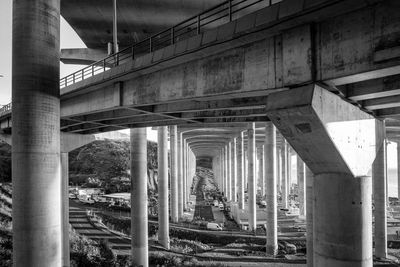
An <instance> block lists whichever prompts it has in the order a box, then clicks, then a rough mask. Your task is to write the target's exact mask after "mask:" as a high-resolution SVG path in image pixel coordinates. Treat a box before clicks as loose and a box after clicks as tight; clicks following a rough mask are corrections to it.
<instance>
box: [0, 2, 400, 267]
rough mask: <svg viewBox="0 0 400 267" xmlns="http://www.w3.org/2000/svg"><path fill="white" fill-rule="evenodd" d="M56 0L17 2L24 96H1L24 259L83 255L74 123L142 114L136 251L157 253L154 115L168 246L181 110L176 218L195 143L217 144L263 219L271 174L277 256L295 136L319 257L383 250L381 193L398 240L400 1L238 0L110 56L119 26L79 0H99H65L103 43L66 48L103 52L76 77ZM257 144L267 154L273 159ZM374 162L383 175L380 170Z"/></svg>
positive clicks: (19, 257)
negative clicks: (73, 248) (77, 228)
mask: <svg viewBox="0 0 400 267" xmlns="http://www.w3.org/2000/svg"><path fill="white" fill-rule="evenodd" d="M55 2H57V1H48V0H35V1H19V2H18V3H14V10H15V11H14V14H13V16H14V26H13V27H14V37H13V51H14V52H13V103H12V109H11V105H10V106H7V107H5V108H3V109H2V110H0V131H1V133H2V136H3V137H7V135H10V134H11V132H12V136H13V138H12V147H13V148H12V149H13V159H12V160H13V186H14V196H13V197H14V199H13V207H14V211H13V221H14V264H15V266H60V265H61V264H63V265H64V266H68V264H69V262H68V260H65V259H64V261H63V263H61V258H62V254H64V255H66V254H67V253H68V251H67V250H66V249H67V248H65V246H64V252H63V253H61V225H62V219H61V217H60V216H58V215H57V214H61V212H60V210H61V206H62V201H61V200H59V201H54V198H57V196H59V195H61V192H60V186H59V185H60V184H61V178H60V174H59V173H60V172H59V170H60V164H59V162H60V160H59V159H60V140H61V139H60V138H61V137H60V131H61V133H71V134H72V133H73V134H80V135H89V134H94V133H100V132H108V131H114V130H120V129H127V128H130V129H131V146H132V151H131V167H132V179H133V181H132V184H133V185H134V186H133V188H132V233H133V237H132V257H133V262H134V263H135V264H138V265H143V266H148V257H147V255H148V254H147V251H148V245H147V207H146V206H147V195H146V192H147V190H146V186H147V182H146V168H147V163H146V156H145V155H146V149H147V148H146V132H145V129H144V127H149V126H157V127H159V128H158V129H159V147H160V149H159V155H158V156H159V179H160V180H159V190H160V192H159V195H160V196H159V197H160V201H159V202H160V205H161V207H160V209H159V210H160V215H159V223H160V232H159V240H160V243H161V244H162V245H164V246H165V247H167V248H168V247H169V234H168V218H169V214H168V160H167V159H168V157H167V142H168V140H167V132H168V131H167V127H166V126H169V127H170V129H169V132H170V142H171V191H172V193H171V219H172V221H174V222H175V221H177V220H179V218H180V216H181V215H182V212H183V209H184V208H185V205H186V203H187V197H188V192H189V187H190V177H191V175H192V174H193V170H194V166H195V158H196V157H204V156H209V157H211V158H213V163H214V164H213V169H214V172H215V173H216V179H217V181H218V184H219V186H220V188H221V190H222V191H223V192H224V193H225V195H226V196H227V198H228V199H229V200H232V201H238V202H239V206H240V207H241V208H243V206H244V205H243V201H244V193H243V191H244V187H245V184H246V181H247V184H248V189H249V214H250V218H249V226H250V230H254V229H255V228H256V211H255V196H256V192H255V190H256V186H257V182H256V180H257V178H256V177H257V176H259V177H261V180H262V181H263V182H261V185H262V187H263V189H262V190H264V193H265V195H266V200H267V213H268V219H267V236H266V240H267V253H268V254H269V255H272V256H274V255H275V254H276V252H277V219H276V216H277V187H279V188H280V190H282V195H283V203H282V204H283V205H287V196H288V184H289V183H288V175H287V174H288V160H289V159H290V157H289V153H290V152H289V151H290V150H291V149H290V147H292V148H293V150H294V151H295V152H296V153H297V155H298V159H299V160H298V162H299V166H302V167H300V168H298V170H299V174H298V175H299V177H300V179H299V181H300V185H301V187H302V189H301V190H302V191H301V192H302V193H301V197H300V202H301V210H302V212H303V214H304V213H306V216H307V229H308V231H307V239H308V240H307V252H308V255H307V257H308V260H307V264H308V266H362V267H366V266H372V256H373V248H372V243H373V242H372V241H373V240H372V210H371V206H372V198H371V196H372V195H373V196H374V204H375V224H374V225H375V229H374V231H375V232H374V233H375V234H374V237H375V240H374V241H375V242H374V243H375V250H374V254H375V255H376V256H377V257H382V258H385V257H386V256H387V250H386V199H387V192H386V174H385V168H386V166H385V164H386V163H385V162H386V159H385V158H386V151H385V149H386V146H385V145H384V142H385V139H386V138H393V139H396V138H397V136H398V130H399V129H400V128H399V126H400V124H399V122H398V117H399V115H400V113H399V111H400V100H399V99H400V98H399V97H398V96H399V95H400V91H399V89H398V86H397V85H398V83H399V77H400V76H399V74H400V64H399V63H400V61H399V58H400V52H399V51H400V48H399V36H400V26H399V25H400V12H399V11H400V4H399V3H398V1H395V0H386V1H382V0H369V1H365V0H351V1H350V0H318V1H317V0H314V1H313V0H283V1H250V0H246V1H243V2H242V3H239V1H234V0H232V1H225V2H220V3H219V4H218V5H217V6H215V7H213V8H211V9H208V10H205V11H203V12H202V13H199V14H198V15H195V14H193V15H195V16H194V17H189V19H186V20H185V21H183V22H182V23H179V24H177V25H175V26H172V25H170V24H169V23H166V24H165V25H168V26H171V28H166V29H159V30H162V31H161V32H159V33H156V34H154V35H151V36H149V37H148V38H147V39H144V40H142V41H140V42H137V43H135V44H134V45H132V46H130V45H129V44H128V43H127V42H126V41H124V42H123V45H122V47H121V48H122V50H120V51H119V52H118V53H113V54H111V55H109V56H106V57H104V58H102V59H101V60H97V59H98V58H99V57H101V55H102V53H103V54H106V53H105V52H104V51H105V44H106V42H104V41H103V43H102V41H101V40H103V39H107V37H104V36H103V35H102V34H97V33H96V32H95V31H94V30H91V29H87V30H86V31H84V29H83V28H84V27H85V26H84V23H78V22H77V21H78V18H77V17H74V15H73V11H74V6H73V5H79V3H84V4H82V5H81V6H80V7H81V8H83V9H82V10H84V8H85V7H86V8H87V3H86V1H71V4H65V3H63V4H62V5H61V7H63V6H64V10H65V12H66V13H65V14H66V18H67V20H68V18H69V19H70V21H71V22H72V23H71V24H72V26H74V27H75V29H77V32H78V33H79V34H80V35H81V36H82V37H83V40H84V41H85V42H86V43H87V44H90V45H89V49H87V50H80V51H64V54H63V55H64V59H65V58H67V60H66V62H77V61H80V62H93V63H92V64H91V65H88V66H87V67H85V68H84V69H82V70H81V71H78V72H76V73H73V74H71V75H69V76H67V77H64V78H62V79H61V80H58V78H59V77H58V74H57V73H58V68H59V60H60V57H59V37H58V36H59V14H60V9H59V5H58V3H55ZM78 2H79V3H78ZM211 2H212V1H207V5H208V3H211ZM216 2H218V1H216ZM32 3H36V4H37V5H33V4H32ZM85 3H86V4H85ZM171 3H172V2H171ZM124 4H125V5H128V6H129V4H127V3H126V2H124ZM191 4H192V2H191V1H189V2H188V5H191ZM216 4H217V3H216ZM99 5H100V6H101V8H103V9H104V10H108V8H105V7H104V6H103V4H99ZM49 6H51V8H48V7H49ZM210 6H211V5H210ZM44 7H46V8H44ZM110 8H111V7H110ZM182 8H183V9H182V10H184V9H185V8H186V7H182ZM203 8H206V7H202V8H200V9H201V10H203ZM61 11H63V9H61ZM168 14H170V13H168ZM78 17H79V16H78ZM87 19H88V21H90V20H93V16H88V18H87ZM79 20H80V22H82V21H83V22H84V19H83V18H82V17H79ZM125 22H126V23H127V25H128V26H129V25H130V24H129V23H133V24H132V25H130V26H129V27H128V26H127V27H126V29H129V30H127V32H128V33H129V32H130V31H135V30H134V29H135V27H134V26H135V25H134V23H135V22H132V21H130V22H129V20H127V21H125ZM26 25H31V26H30V27H26ZM93 27H94V26H93ZM96 27H97V25H96ZM99 27H100V28H101V26H99ZM89 28H90V27H89ZM94 28H95V27H94ZM38 32H40V33H42V35H40V34H39V35H38V34H37V33H38ZM91 33H93V35H90V34H91ZM103 34H104V32H103ZM145 36H146V37H147V35H145ZM42 37H43V38H42ZM85 38H86V39H85ZM139 39H141V38H139ZM139 39H138V40H139ZM121 40H126V38H125V39H124V38H122V39H121ZM26 44H30V45H29V46H28V47H29V49H27V47H26ZM96 49H97V50H96ZM95 50H96V51H95ZM32 55H33V56H32ZM99 55H100V56H99ZM68 56H69V57H68ZM60 88H61V91H60ZM11 110H12V113H11ZM11 114H12V120H11ZM385 124H386V126H385ZM386 134H387V136H386ZM71 136H72V135H71ZM256 147H259V148H258V150H259V151H260V152H259V153H257V148H256ZM257 154H258V156H257ZM245 155H247V160H245ZM256 160H259V164H258V165H259V166H264V167H263V168H259V173H258V174H256V165H257V164H256V163H255V162H256ZM246 162H247V167H245V165H246ZM303 162H304V163H303ZM305 165H306V166H307V167H305ZM372 165H373V171H372V176H373V179H371V178H370V177H368V175H367V174H368V171H369V170H370V169H371V166H372ZM22 166H23V167H22ZM63 171H64V172H65V167H64V169H63ZM245 172H246V173H245ZM278 173H280V174H281V175H280V176H282V177H280V178H279V179H278V178H277V177H278V175H277V174H278ZM372 182H373V184H374V187H373V188H374V190H373V192H372ZM306 188H307V190H306ZM305 191H307V194H306V193H305ZM237 196H238V199H237ZM64 204H65V203H64ZM306 206H307V209H306V208H305V207H306ZM36 214H38V216H36ZM26 217H28V218H32V220H26ZM26 236H29V237H31V238H29V242H27V241H26ZM50 248H52V249H50Z"/></svg>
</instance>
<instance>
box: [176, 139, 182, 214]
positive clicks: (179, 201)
mask: <svg viewBox="0 0 400 267" xmlns="http://www.w3.org/2000/svg"><path fill="white" fill-rule="evenodd" d="M177 151H178V217H179V219H181V218H182V217H183V155H182V133H179V136H178V145H177Z"/></svg>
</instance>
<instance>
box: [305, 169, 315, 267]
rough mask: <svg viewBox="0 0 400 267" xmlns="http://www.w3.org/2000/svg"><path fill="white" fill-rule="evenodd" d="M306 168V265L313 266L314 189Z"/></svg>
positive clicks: (310, 175) (312, 177) (311, 176)
mask: <svg viewBox="0 0 400 267" xmlns="http://www.w3.org/2000/svg"><path fill="white" fill-rule="evenodd" d="M305 168H306V188H307V189H306V190H307V192H306V199H307V204H306V206H307V213H306V222H307V225H306V228H307V229H306V231H307V236H306V242H307V243H306V246H307V267H313V266H314V241H313V236H314V229H313V225H314V222H313V220H314V203H313V202H314V190H313V183H314V175H313V174H312V172H311V171H310V169H309V168H308V167H307V166H305Z"/></svg>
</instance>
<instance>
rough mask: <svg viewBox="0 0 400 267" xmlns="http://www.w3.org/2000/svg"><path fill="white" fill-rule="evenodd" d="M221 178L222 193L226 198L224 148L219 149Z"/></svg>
mask: <svg viewBox="0 0 400 267" xmlns="http://www.w3.org/2000/svg"><path fill="white" fill-rule="evenodd" d="M220 164H221V178H222V190H221V191H222V192H223V193H224V196H226V188H225V187H226V181H225V148H222V149H221V161H220Z"/></svg>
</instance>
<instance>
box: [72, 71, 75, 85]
mask: <svg viewBox="0 0 400 267" xmlns="http://www.w3.org/2000/svg"><path fill="white" fill-rule="evenodd" d="M72 83H75V72H74V73H72Z"/></svg>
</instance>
